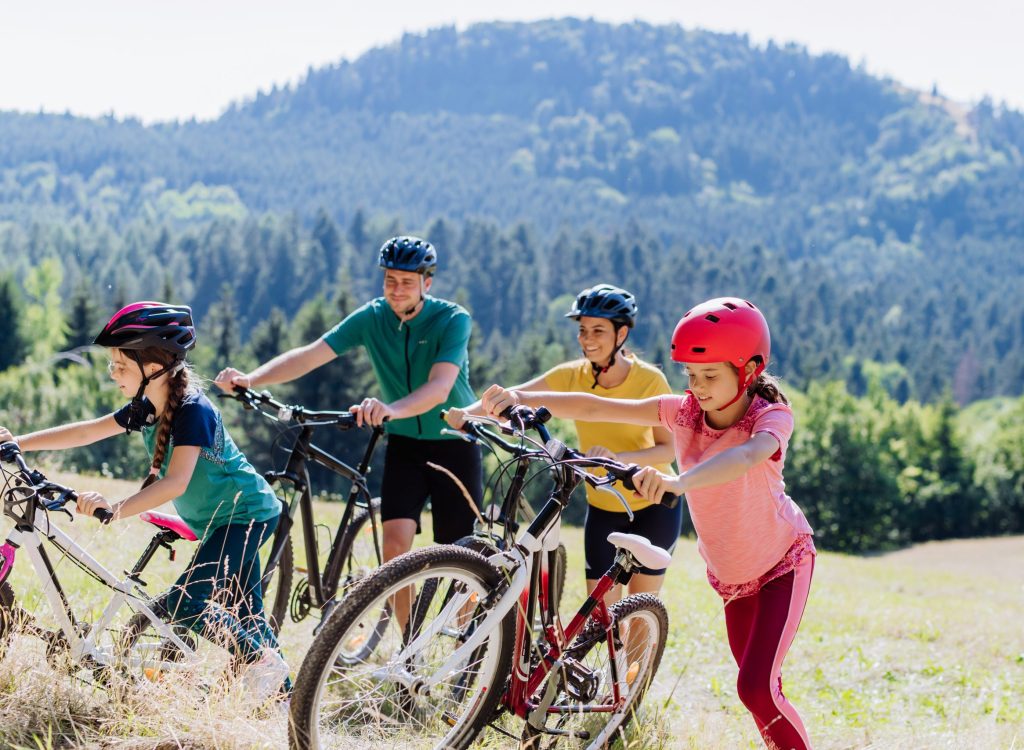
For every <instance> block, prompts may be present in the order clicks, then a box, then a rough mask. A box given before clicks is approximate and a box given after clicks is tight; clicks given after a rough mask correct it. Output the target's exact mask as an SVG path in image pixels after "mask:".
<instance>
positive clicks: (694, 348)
mask: <svg viewBox="0 0 1024 750" xmlns="http://www.w3.org/2000/svg"><path fill="white" fill-rule="evenodd" d="M690 351H691V352H693V353H694V354H703V353H704V352H705V351H707V349H706V348H705V347H703V346H691V347H690Z"/></svg>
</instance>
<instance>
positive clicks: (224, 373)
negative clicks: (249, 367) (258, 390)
mask: <svg viewBox="0 0 1024 750" xmlns="http://www.w3.org/2000/svg"><path fill="white" fill-rule="evenodd" d="M213 384H214V385H216V386H217V387H218V388H220V389H221V390H222V391H224V392H225V393H233V392H234V389H235V386H236V385H238V386H242V387H243V388H252V378H250V377H249V376H248V375H246V374H245V373H244V372H242V371H241V370H236V369H235V368H234V367H225V368H224V369H223V370H221V371H220V372H219V373H218V374H217V377H216V378H214V379H213Z"/></svg>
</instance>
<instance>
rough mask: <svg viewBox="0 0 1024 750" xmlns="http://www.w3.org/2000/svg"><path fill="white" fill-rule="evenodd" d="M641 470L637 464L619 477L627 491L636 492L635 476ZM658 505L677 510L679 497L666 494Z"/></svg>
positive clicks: (659, 500)
mask: <svg viewBox="0 0 1024 750" xmlns="http://www.w3.org/2000/svg"><path fill="white" fill-rule="evenodd" d="M640 468H641V467H639V466H637V465H636V464H633V465H632V466H630V467H629V470H628V471H627V472H626V473H625V474H622V475H620V476H619V481H620V482H622V486H623V487H625V488H626V489H627V490H633V492H636V485H635V484H633V475H634V474H636V473H637V472H638V471H640ZM668 498H671V499H668ZM658 504H659V505H664V506H665V507H666V508H675V507H676V506H677V505H679V495H673V494H672V493H671V492H666V493H664V494H662V496H661V497H660V498H659V499H658Z"/></svg>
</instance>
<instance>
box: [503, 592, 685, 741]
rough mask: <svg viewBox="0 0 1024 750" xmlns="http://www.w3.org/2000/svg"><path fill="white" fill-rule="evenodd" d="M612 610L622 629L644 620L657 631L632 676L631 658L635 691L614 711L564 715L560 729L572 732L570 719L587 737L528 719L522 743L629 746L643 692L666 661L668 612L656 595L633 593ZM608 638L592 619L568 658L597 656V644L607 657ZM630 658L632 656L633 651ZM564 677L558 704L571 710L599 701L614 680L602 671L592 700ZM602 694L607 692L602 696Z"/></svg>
mask: <svg viewBox="0 0 1024 750" xmlns="http://www.w3.org/2000/svg"><path fill="white" fill-rule="evenodd" d="M609 609H610V611H611V613H612V615H613V618H614V621H615V623H616V624H617V627H618V628H620V629H621V628H622V625H623V624H624V623H631V622H634V621H637V622H643V623H644V625H646V626H647V627H649V628H653V629H654V630H655V631H656V633H651V632H648V634H647V637H646V639H645V641H644V644H645V650H644V652H643V657H644V663H643V664H640V663H639V662H637V664H638V666H637V670H636V673H635V674H634V675H633V676H632V679H630V677H629V674H628V673H629V671H631V670H632V666H633V662H632V661H630V667H629V669H627V675H626V679H627V683H628V688H629V690H630V692H629V694H628V695H627V696H626V700H625V703H624V704H623V706H622V707H620V708H619V709H618V710H616V711H615V712H610V713H590V714H585V713H582V712H571V713H568V714H563V715H562V716H563V719H562V722H561V723H559V725H558V726H557V727H556V728H557V729H560V730H562V731H570V732H571V731H572V729H573V727H570V726H568V723H569V722H573V721H576V722H579V724H580V726H579V727H578V729H580V730H584V729H585V731H587V732H588V733H589V735H590V736H589V737H588V738H586V739H583V738H573V737H571V736H570V737H557V736H554V735H550V734H546V733H544V732H541V731H538V730H536V729H534V728H533V727H532V726H531V725H530V724H529V723H527V724H526V726H525V727H524V730H523V735H522V745H521V747H522V748H523V749H524V750H548V749H549V748H552V747H554V746H555V744H556V743H559V744H560V746H563V747H579V748H586V750H597V748H607V747H611V746H612V745H614V744H615V743H616V742H620V741H621V742H622V743H623V745H626V744H628V743H626V741H625V740H626V737H625V730H626V728H627V726H628V725H629V723H630V721H631V720H632V719H633V717H634V716H635V715H636V712H637V709H638V707H639V706H640V703H641V702H642V701H643V696H644V694H645V693H646V692H647V688H648V687H649V686H650V684H651V682H652V681H653V679H654V675H655V674H656V673H657V671H658V667H659V666H660V665H661V658H662V655H663V654H664V651H665V643H666V641H667V639H668V612H667V611H666V610H665V605H664V604H663V603H662V602H661V600H660V599H658V598H657V597H655V596H653V595H651V594H634V595H632V596H628V597H626V598H625V599H622V600H621V601H619V602H616V603H615V604H613V605H612V606H611V607H610V608H609ZM606 638H607V631H605V629H604V628H603V627H602V626H601V625H599V624H598V623H597V622H595V621H594V620H590V621H589V622H588V623H587V625H586V627H585V628H584V629H583V631H582V632H581V633H580V634H579V635H578V636H577V637H576V638H575V640H573V642H572V643H571V644H570V645H569V647H568V648H567V649H566V650H565V657H567V658H571V659H574V660H576V661H577V662H578V663H583V662H584V661H585V660H586V659H587V657H588V656H590V655H594V654H595V647H597V648H598V652H603V654H604V655H607V647H606ZM652 641H653V643H652ZM625 648H626V650H627V651H628V649H629V646H625ZM626 659H627V660H630V656H629V655H628V653H627V655H626ZM609 666H610V663H609ZM601 671H602V672H604V671H605V669H604V668H602V669H601ZM560 679H561V684H560V685H559V693H558V696H557V697H556V701H555V703H556V704H559V703H560V704H561V705H562V706H563V707H565V708H571V707H572V706H573V705H583V704H586V703H595V702H600V701H599V699H598V696H597V695H596V691H598V690H601V689H602V688H603V687H604V686H605V685H606V684H610V673H609V674H602V675H601V677H600V678H599V683H598V684H596V685H595V686H594V687H595V695H594V696H590V697H589V699H588V700H578V699H577V698H576V697H575V696H572V695H571V694H570V693H569V692H568V691H567V689H566V685H565V682H566V678H565V677H564V674H563V676H562V677H561V678H560ZM602 697H607V696H603V694H602ZM604 717H607V721H604ZM602 722H603V723H602ZM583 725H585V727H584V726H583Z"/></svg>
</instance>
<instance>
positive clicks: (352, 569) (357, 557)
mask: <svg viewBox="0 0 1024 750" xmlns="http://www.w3.org/2000/svg"><path fill="white" fill-rule="evenodd" d="M367 506H368V507H366V508H359V509H357V510H356V512H355V513H353V514H352V520H351V521H349V524H348V526H347V527H346V528H345V530H344V531H343V532H342V538H341V545H340V546H339V549H338V554H339V555H340V556H341V564H340V566H339V569H338V577H337V578H336V579H335V580H334V581H329V582H328V584H329V588H331V589H332V590H333V591H334V592H335V593H334V596H335V597H336V598H338V599H340V598H341V597H343V596H344V595H345V592H346V591H347V590H348V589H349V588H351V587H352V586H353V585H355V584H356V583H358V582H359V581H361V580H362V579H364V578H366V576H368V575H370V573H372V572H373V571H375V570H377V568H379V567H380V566H381V563H383V560H382V559H381V555H382V554H383V549H384V548H383V541H382V539H381V520H380V498H379V497H375V498H372V499H371V500H369V501H367ZM371 514H372V516H371Z"/></svg>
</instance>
